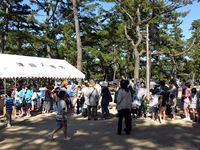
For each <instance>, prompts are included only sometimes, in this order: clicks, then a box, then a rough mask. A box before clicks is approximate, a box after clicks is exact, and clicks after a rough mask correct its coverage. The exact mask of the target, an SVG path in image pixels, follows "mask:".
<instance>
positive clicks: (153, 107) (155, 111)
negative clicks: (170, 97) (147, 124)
mask: <svg viewBox="0 0 200 150" xmlns="http://www.w3.org/2000/svg"><path fill="white" fill-rule="evenodd" d="M150 93H151V96H150V103H149V106H150V107H151V110H152V120H154V121H156V120H157V119H159V118H158V104H159V103H158V95H157V94H156V90H153V89H151V90H150Z"/></svg>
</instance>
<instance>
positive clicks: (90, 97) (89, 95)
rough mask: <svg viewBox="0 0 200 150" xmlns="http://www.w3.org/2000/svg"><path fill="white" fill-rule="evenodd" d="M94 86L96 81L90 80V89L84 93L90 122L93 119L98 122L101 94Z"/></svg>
mask: <svg viewBox="0 0 200 150" xmlns="http://www.w3.org/2000/svg"><path fill="white" fill-rule="evenodd" d="M94 86H95V82H94V80H90V81H89V87H88V88H87V90H86V91H85V93H84V98H85V104H86V106H87V112H88V120H91V118H92V117H93V118H94V120H97V105H98V101H99V94H98V91H97V89H96V88H95V87H94Z"/></svg>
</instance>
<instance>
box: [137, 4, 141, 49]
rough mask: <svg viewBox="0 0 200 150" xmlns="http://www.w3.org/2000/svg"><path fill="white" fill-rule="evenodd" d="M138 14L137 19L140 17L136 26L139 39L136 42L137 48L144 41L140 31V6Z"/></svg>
mask: <svg viewBox="0 0 200 150" xmlns="http://www.w3.org/2000/svg"><path fill="white" fill-rule="evenodd" d="M136 14H137V19H138V22H137V26H136V32H137V36H138V40H137V43H136V44H135V47H136V48H137V47H138V46H139V44H140V43H141V41H142V34H141V33H140V26H139V25H140V23H141V18H140V10H139V8H137V13H136Z"/></svg>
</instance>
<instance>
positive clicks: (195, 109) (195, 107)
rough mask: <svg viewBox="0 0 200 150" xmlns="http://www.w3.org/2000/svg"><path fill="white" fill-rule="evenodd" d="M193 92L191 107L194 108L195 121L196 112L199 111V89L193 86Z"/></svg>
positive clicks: (194, 117)
mask: <svg viewBox="0 0 200 150" xmlns="http://www.w3.org/2000/svg"><path fill="white" fill-rule="evenodd" d="M191 92H192V93H191V97H192V102H191V105H190V108H191V110H192V119H193V121H195V119H196V112H197V89H196V88H192V90H191Z"/></svg>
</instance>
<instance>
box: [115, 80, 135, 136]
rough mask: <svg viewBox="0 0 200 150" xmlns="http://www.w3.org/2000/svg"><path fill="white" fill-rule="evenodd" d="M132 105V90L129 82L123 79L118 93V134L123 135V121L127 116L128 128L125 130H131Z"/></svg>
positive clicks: (127, 131)
mask: <svg viewBox="0 0 200 150" xmlns="http://www.w3.org/2000/svg"><path fill="white" fill-rule="evenodd" d="M131 106H132V97H131V92H130V90H129V88H128V83H127V81H126V80H121V82H120V89H119V90H118V94H117V110H118V118H119V119H118V128H117V134H118V135H121V133H122V121H123V118H125V125H126V128H125V129H124V131H125V132H126V134H130V132H131V128H132V127H131Z"/></svg>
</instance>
